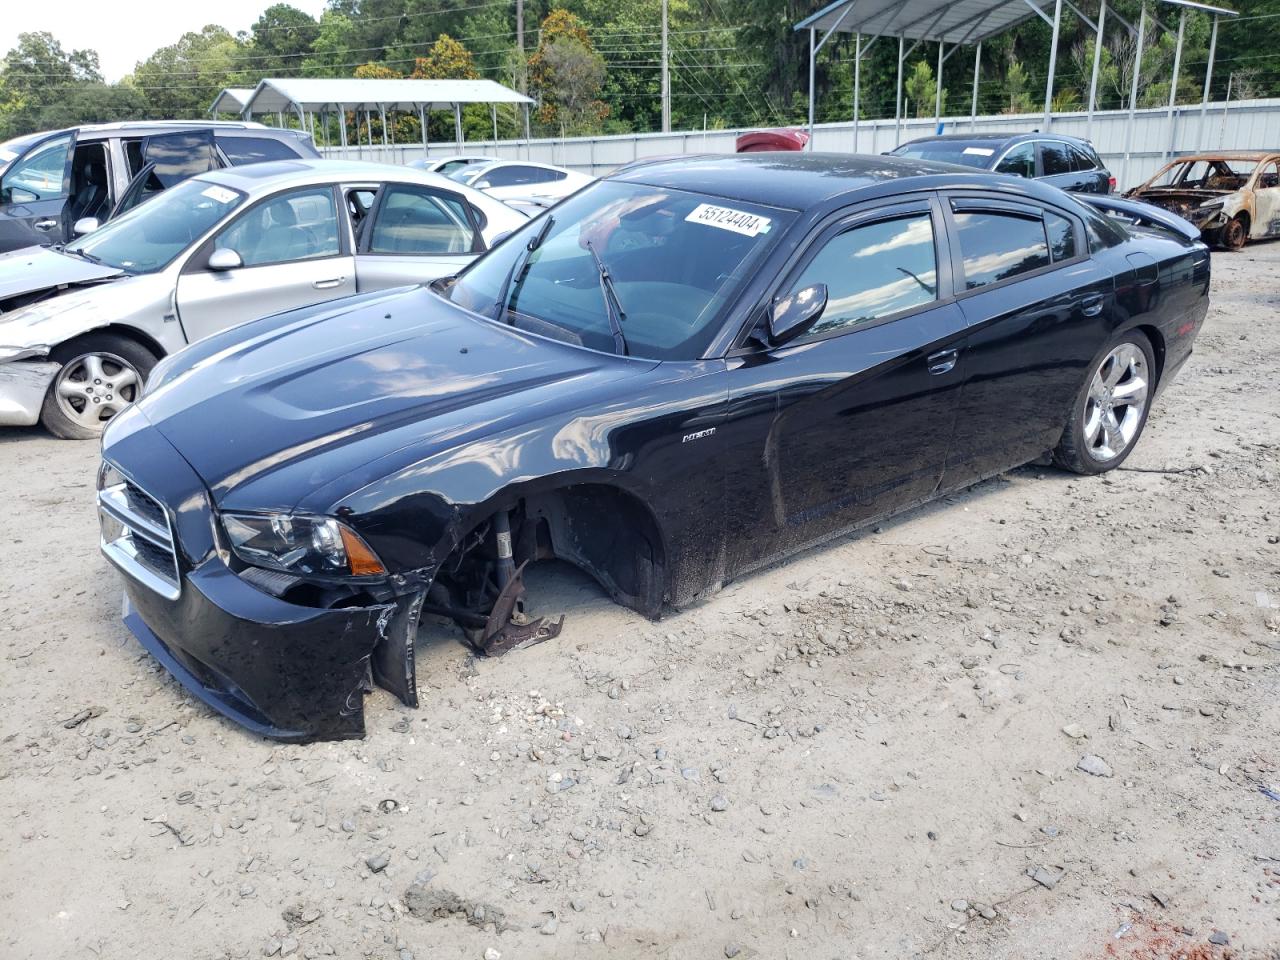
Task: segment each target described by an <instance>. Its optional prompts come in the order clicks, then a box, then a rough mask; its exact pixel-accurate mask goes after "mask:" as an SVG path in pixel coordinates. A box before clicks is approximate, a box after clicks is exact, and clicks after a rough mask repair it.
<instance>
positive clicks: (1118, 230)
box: [1080, 203, 1128, 253]
mask: <svg viewBox="0 0 1280 960" xmlns="http://www.w3.org/2000/svg"><path fill="white" fill-rule="evenodd" d="M1080 215H1081V216H1082V217H1083V218H1084V235H1085V237H1086V238H1087V239H1088V241H1089V252H1090V253H1097V252H1098V251H1099V250H1105V249H1107V247H1114V246H1115V245H1116V244H1119V243H1124V240H1125V237H1126V236H1128V234H1126V233H1125V232H1124V228H1123V227H1122V226H1120V224H1118V223H1117V222H1115V221H1114V220H1112V219H1111V218H1110V217H1105V216H1103V215H1102V214H1100V213H1099V212H1098V211H1097V210H1095V209H1093V208H1092V207H1090V206H1089V205H1088V204H1083V203H1082V204H1080Z"/></svg>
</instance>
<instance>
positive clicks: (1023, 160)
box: [996, 143, 1036, 177]
mask: <svg viewBox="0 0 1280 960" xmlns="http://www.w3.org/2000/svg"><path fill="white" fill-rule="evenodd" d="M996 173H1008V174H1012V175H1013V176H1015V177H1034V176H1035V175H1036V145H1035V144H1034V143H1020V144H1018V146H1016V147H1014V148H1013V149H1012V150H1010V151H1009V152H1008V153H1007V154H1005V156H1004V158H1003V159H1002V160H1001V161H1000V162H999V163H998V164H996Z"/></svg>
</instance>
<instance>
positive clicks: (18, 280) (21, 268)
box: [0, 247, 124, 303]
mask: <svg viewBox="0 0 1280 960" xmlns="http://www.w3.org/2000/svg"><path fill="white" fill-rule="evenodd" d="M123 274H124V271H123V270H120V269H119V268H117V267H108V266H106V265H104V264H100V263H90V262H89V261H88V260H81V259H80V258H78V257H72V256H68V255H67V254H65V253H59V252H58V251H57V250H54V249H53V248H52V247H24V248H23V249H21V250H10V251H9V252H7V253H0V303H3V302H4V301H5V300H8V299H10V298H12V297H16V296H21V295H22V294H28V293H36V292H38V291H40V290H47V289H52V288H55V287H66V286H72V285H74V284H80V283H93V282H96V281H101V280H107V279H110V278H112V277H119V276H122V275H123Z"/></svg>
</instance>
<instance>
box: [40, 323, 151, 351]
mask: <svg viewBox="0 0 1280 960" xmlns="http://www.w3.org/2000/svg"><path fill="white" fill-rule="evenodd" d="M103 334H109V335H111V336H116V337H121V338H123V339H125V340H128V341H130V342H132V343H136V344H137V345H138V346H140V347H142V348H143V349H144V350H146V351H147V352H148V353H150V354H151V355H152V356H153V357H155V358H156V359H157V360H159V359H160V358H161V357H163V356H164V355H165V354H166V353H167V352H168V351H167V350H165V348H164V347H162V346H160V344H159V343H158V342H157V341H156V340H154V339H153V338H151V337H149V336H147V335H146V334H145V333H143V332H142V331H141V330H138V329H137V328H136V327H127V326H125V325H123V324H119V323H112V324H108V325H107V326H105V327H94V328H93V329H92V330H86V331H84V333H78V334H76V335H75V336H74V337H72V338H71V339H69V340H63V341H62V343H60V344H58V345H57V347H55V348H54V349H55V350H58V351H60V352H62V353H64V354H65V353H66V350H65V348H67V347H69V346H72V345H73V344H75V343H77V342H78V341H80V340H83V339H84V338H85V337H96V336H101V335H103ZM52 352H53V351H50V355H52Z"/></svg>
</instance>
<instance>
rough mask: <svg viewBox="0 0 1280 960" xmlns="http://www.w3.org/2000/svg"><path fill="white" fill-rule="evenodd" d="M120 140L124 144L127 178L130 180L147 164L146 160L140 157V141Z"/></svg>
mask: <svg viewBox="0 0 1280 960" xmlns="http://www.w3.org/2000/svg"><path fill="white" fill-rule="evenodd" d="M120 142H121V143H122V144H124V157H125V160H127V161H128V163H129V179H130V180H132V179H133V178H134V177H136V176H137V175H138V174H139V173H141V172H142V168H143V167H145V166H146V165H147V161H145V160H143V159H142V141H141V140H121V141H120Z"/></svg>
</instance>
